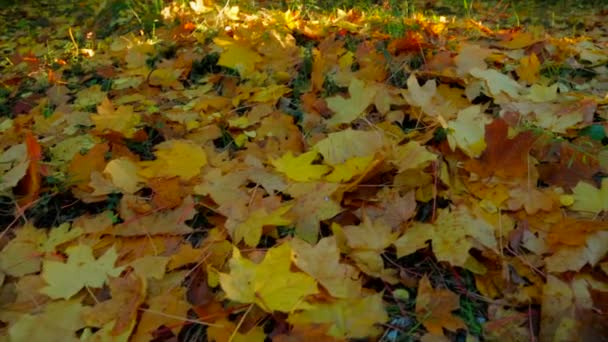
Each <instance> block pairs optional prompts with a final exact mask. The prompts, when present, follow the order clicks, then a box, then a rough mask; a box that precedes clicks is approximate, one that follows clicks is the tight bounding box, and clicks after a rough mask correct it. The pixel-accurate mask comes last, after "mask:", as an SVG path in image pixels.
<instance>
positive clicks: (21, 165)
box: [0, 144, 30, 193]
mask: <svg viewBox="0 0 608 342" xmlns="http://www.w3.org/2000/svg"><path fill="white" fill-rule="evenodd" d="M29 166H30V158H29V157H28V155H27V148H26V146H25V144H16V145H13V146H11V147H9V148H8V149H7V150H6V151H4V152H2V155H0V193H4V192H10V190H11V189H12V188H13V187H15V186H16V185H17V183H19V181H20V180H21V178H23V177H24V176H25V174H26V172H27V169H28V167H29Z"/></svg>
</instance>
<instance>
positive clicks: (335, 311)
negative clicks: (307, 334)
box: [287, 293, 388, 339]
mask: <svg viewBox="0 0 608 342" xmlns="http://www.w3.org/2000/svg"><path fill="white" fill-rule="evenodd" d="M287 320H288V322H289V323H291V324H293V325H295V326H301V325H304V326H305V327H306V326H307V325H318V324H327V325H328V326H329V327H328V330H327V334H328V335H330V336H333V337H335V338H338V339H352V338H367V337H373V336H377V335H379V334H380V332H381V331H382V330H381V329H380V328H378V327H377V326H376V324H382V323H385V322H386V321H387V320H388V315H387V314H386V311H385V309H384V305H383V304H382V295H381V294H380V293H376V294H373V295H370V296H366V297H362V298H354V299H340V300H337V301H335V302H334V303H331V304H316V305H314V306H312V307H311V308H309V309H306V310H304V311H302V312H297V313H293V314H291V315H289V317H288V318H287Z"/></svg>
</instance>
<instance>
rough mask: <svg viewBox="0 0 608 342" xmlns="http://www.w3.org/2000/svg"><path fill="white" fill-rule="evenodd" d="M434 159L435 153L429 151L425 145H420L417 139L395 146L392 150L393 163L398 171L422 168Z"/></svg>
mask: <svg viewBox="0 0 608 342" xmlns="http://www.w3.org/2000/svg"><path fill="white" fill-rule="evenodd" d="M436 159H437V155H436V154H434V153H431V152H429V151H428V150H427V148H426V147H425V146H421V145H420V143H419V142H417V141H410V142H408V143H407V144H405V145H400V146H397V147H396V148H395V149H394V150H393V163H395V164H396V165H397V166H398V168H399V172H403V171H406V170H414V169H423V168H425V167H426V166H427V165H428V164H429V162H431V161H433V160H436Z"/></svg>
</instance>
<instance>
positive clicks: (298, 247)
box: [290, 236, 361, 298]
mask: <svg viewBox="0 0 608 342" xmlns="http://www.w3.org/2000/svg"><path fill="white" fill-rule="evenodd" d="M290 244H291V248H292V249H293V253H294V263H295V264H296V266H298V268H300V269H301V270H302V271H304V272H306V273H308V274H310V275H311V276H312V277H313V278H315V279H316V280H318V281H319V283H321V285H323V287H325V289H327V291H328V292H329V293H330V294H331V295H332V296H334V297H337V298H349V297H355V296H358V295H360V293H361V281H360V280H359V279H358V275H359V272H358V271H357V270H356V269H355V268H354V267H353V266H351V265H348V264H342V263H340V251H339V250H338V245H337V244H336V238H335V237H334V236H330V237H326V238H323V239H321V240H319V243H317V245H316V246H311V245H309V244H308V243H306V242H304V241H302V240H300V239H298V238H295V239H293V240H291V241H290Z"/></svg>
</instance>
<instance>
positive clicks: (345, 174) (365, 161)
mask: <svg viewBox="0 0 608 342" xmlns="http://www.w3.org/2000/svg"><path fill="white" fill-rule="evenodd" d="M373 161H374V156H367V157H353V158H351V159H348V160H347V161H345V162H344V163H342V164H338V165H333V167H334V169H333V171H332V172H331V173H330V174H328V175H327V176H325V179H326V180H327V181H328V182H332V183H341V182H348V181H349V180H351V179H353V177H355V176H359V175H361V174H363V173H364V171H365V170H366V169H367V167H368V166H369V165H370V164H371V163H372V162H373Z"/></svg>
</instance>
